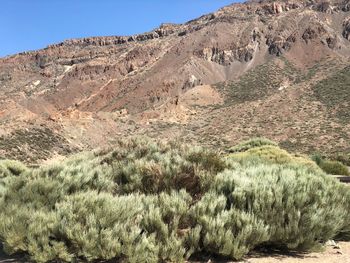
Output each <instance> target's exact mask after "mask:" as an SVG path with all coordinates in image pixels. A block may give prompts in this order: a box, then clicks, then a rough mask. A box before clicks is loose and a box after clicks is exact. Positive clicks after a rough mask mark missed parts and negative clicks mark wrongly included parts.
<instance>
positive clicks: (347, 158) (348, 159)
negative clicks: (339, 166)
mask: <svg viewBox="0 0 350 263" xmlns="http://www.w3.org/2000/svg"><path fill="white" fill-rule="evenodd" d="M336 160H337V161H338V162H341V163H343V164H345V165H346V166H350V153H349V154H338V155H337V157H336Z"/></svg>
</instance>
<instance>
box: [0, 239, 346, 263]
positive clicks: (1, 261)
mask: <svg viewBox="0 0 350 263" xmlns="http://www.w3.org/2000/svg"><path fill="white" fill-rule="evenodd" d="M337 246H339V247H336V248H335V247H333V246H327V247H326V248H325V250H324V251H323V252H313V253H286V254H281V253H274V252H272V253H271V252H269V253H265V252H253V253H252V254H251V255H249V256H248V257H246V258H245V259H244V260H242V261H239V262H236V263H350V242H339V243H337ZM10 262H12V263H25V262H30V261H28V260H25V259H24V258H23V257H21V256H18V257H9V256H6V255H5V254H4V253H3V252H2V251H1V250H0V263H10ZM112 262H113V261H112ZM231 262H232V263H233V261H225V260H221V261H220V260H213V259H206V260H202V261H191V262H188V263H231Z"/></svg>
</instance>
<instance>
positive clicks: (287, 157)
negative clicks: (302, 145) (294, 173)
mask: <svg viewBox="0 0 350 263" xmlns="http://www.w3.org/2000/svg"><path fill="white" fill-rule="evenodd" d="M228 157H229V158H230V159H232V160H235V161H237V162H239V163H240V164H241V165H244V166H251V165H254V163H255V164H256V163H257V164H259V163H261V162H264V163H266V164H288V165H296V166H299V165H301V166H305V167H308V168H309V169H311V170H313V171H314V172H316V173H317V172H320V169H319V168H318V166H317V165H316V164H315V163H314V162H313V161H312V160H310V159H308V158H307V157H306V156H302V155H297V154H290V153H288V152H287V151H285V150H283V149H281V148H279V147H277V146H273V145H265V146H259V147H254V148H251V149H249V150H247V151H245V152H240V153H233V154H230V155H228Z"/></svg>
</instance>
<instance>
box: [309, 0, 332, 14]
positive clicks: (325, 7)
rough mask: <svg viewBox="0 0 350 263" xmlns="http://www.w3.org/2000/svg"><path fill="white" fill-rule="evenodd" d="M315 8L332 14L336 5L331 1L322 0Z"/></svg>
mask: <svg viewBox="0 0 350 263" xmlns="http://www.w3.org/2000/svg"><path fill="white" fill-rule="evenodd" d="M313 9H314V10H316V11H318V12H322V13H326V14H332V13H333V12H334V9H335V7H334V6H333V5H332V4H331V3H330V2H329V1H322V2H320V3H317V4H315V5H314V8H313Z"/></svg>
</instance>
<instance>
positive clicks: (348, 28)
mask: <svg viewBox="0 0 350 263" xmlns="http://www.w3.org/2000/svg"><path fill="white" fill-rule="evenodd" d="M343 37H344V38H345V39H347V40H349V41H350V17H349V18H347V19H346V20H345V21H344V22H343Z"/></svg>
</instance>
